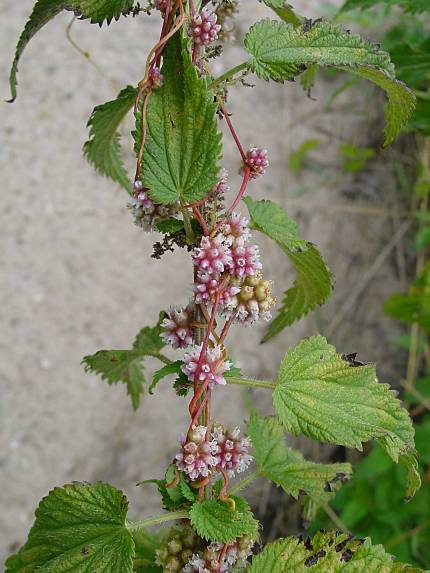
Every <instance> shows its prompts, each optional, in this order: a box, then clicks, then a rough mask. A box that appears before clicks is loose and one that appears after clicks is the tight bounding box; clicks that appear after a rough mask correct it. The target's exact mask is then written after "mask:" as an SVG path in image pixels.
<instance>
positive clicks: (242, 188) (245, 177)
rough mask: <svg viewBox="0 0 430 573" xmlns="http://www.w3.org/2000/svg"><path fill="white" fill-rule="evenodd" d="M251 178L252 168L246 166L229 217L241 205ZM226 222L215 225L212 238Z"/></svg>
mask: <svg viewBox="0 0 430 573" xmlns="http://www.w3.org/2000/svg"><path fill="white" fill-rule="evenodd" d="M250 178H251V168H250V167H249V165H245V168H244V170H243V179H242V184H241V186H240V189H239V193H238V194H237V195H236V198H235V200H234V201H233V203H232V204H231V206H230V207H229V208H228V209H227V215H231V213H233V211H234V210H235V209H236V207H237V206H238V205H239V203H240V201H241V199H242V197H243V196H244V195H245V191H246V188H247V186H248V183H249V180H250ZM223 222H224V221H222V220H221V221H218V223H217V224H216V225H215V227H214V228H213V229H212V231H211V236H214V235H215V233H216V232H217V231H218V229H219V228H220V227H221V225H222V224H223Z"/></svg>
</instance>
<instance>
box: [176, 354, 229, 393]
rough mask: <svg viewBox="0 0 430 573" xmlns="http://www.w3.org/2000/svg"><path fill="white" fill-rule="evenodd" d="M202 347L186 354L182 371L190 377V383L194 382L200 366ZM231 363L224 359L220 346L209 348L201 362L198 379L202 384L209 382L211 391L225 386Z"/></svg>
mask: <svg viewBox="0 0 430 573" xmlns="http://www.w3.org/2000/svg"><path fill="white" fill-rule="evenodd" d="M202 346H203V345H200V346H194V348H192V349H191V350H190V351H189V352H186V353H185V356H184V364H183V365H182V371H183V372H184V373H185V374H186V375H187V376H188V379H189V380H190V381H194V377H195V375H196V371H197V367H198V364H199V358H200V353H201V351H202ZM230 367H231V363H230V362H229V361H228V360H224V358H223V349H222V348H221V346H219V345H215V346H214V347H213V348H208V349H207V350H206V354H205V356H204V357H203V360H202V362H201V365H200V368H199V373H198V379H199V381H200V382H206V381H208V387H209V388H210V389H212V388H214V387H215V386H220V385H225V384H226V380H225V378H224V372H226V371H227V370H230Z"/></svg>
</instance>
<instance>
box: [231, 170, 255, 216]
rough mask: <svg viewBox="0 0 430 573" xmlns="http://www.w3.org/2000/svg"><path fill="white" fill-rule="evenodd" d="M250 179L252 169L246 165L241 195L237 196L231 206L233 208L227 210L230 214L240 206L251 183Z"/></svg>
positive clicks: (240, 190)
mask: <svg viewBox="0 0 430 573" xmlns="http://www.w3.org/2000/svg"><path fill="white" fill-rule="evenodd" d="M250 177H251V168H250V167H249V166H248V165H245V168H244V170H243V179H242V185H241V186H240V189H239V193H238V194H237V197H236V199H235V200H234V201H233V204H232V205H231V207H229V208H228V210H227V213H228V214H231V213H233V211H234V210H235V209H236V207H237V206H238V205H239V203H240V201H241V199H242V197H243V196H244V195H245V191H246V187H247V185H248V183H249V179H250Z"/></svg>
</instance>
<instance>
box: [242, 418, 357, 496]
mask: <svg viewBox="0 0 430 573" xmlns="http://www.w3.org/2000/svg"><path fill="white" fill-rule="evenodd" d="M248 434H249V436H250V438H251V440H252V445H253V450H254V457H255V460H256V462H257V464H258V468H259V470H260V472H261V473H262V474H263V475H264V476H265V477H267V478H268V479H269V480H271V481H273V482H274V483H276V484H277V485H279V486H281V487H282V489H284V490H285V491H286V492H287V493H288V494H290V495H292V496H293V497H295V498H296V499H297V498H298V496H299V494H300V493H301V492H305V493H306V494H308V495H309V496H310V497H311V498H312V499H314V500H315V501H317V502H318V503H320V504H325V503H327V502H328V501H329V500H330V498H331V497H332V492H333V491H335V490H336V489H338V486H340V484H341V482H342V481H344V480H345V479H347V478H348V477H350V475H351V474H352V468H351V465H350V464H347V463H344V464H342V463H339V464H318V463H314V462H308V461H306V460H304V459H303V456H302V454H301V453H300V452H298V451H295V450H292V449H291V448H288V447H287V446H286V444H285V436H284V429H283V428H282V426H281V424H280V423H279V422H278V421H277V420H276V418H263V417H261V416H259V415H258V414H256V413H255V412H254V413H253V414H252V415H251V418H250V421H249V425H248Z"/></svg>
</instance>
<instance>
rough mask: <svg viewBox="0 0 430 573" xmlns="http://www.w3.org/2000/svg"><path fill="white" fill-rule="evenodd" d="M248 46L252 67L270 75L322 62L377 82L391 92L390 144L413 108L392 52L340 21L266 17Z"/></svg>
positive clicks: (279, 77) (282, 76)
mask: <svg viewBox="0 0 430 573" xmlns="http://www.w3.org/2000/svg"><path fill="white" fill-rule="evenodd" d="M245 47H246V49H247V50H248V52H249V53H250V54H251V56H252V57H251V60H250V61H249V66H250V68H251V70H252V71H253V72H255V73H256V74H257V75H258V76H259V77H261V78H262V79H265V80H269V79H272V80H275V81H279V82H282V81H284V80H290V79H293V78H294V77H295V76H296V75H298V74H299V73H300V72H301V71H303V69H304V68H305V67H306V66H309V65H315V64H317V65H319V66H334V67H337V68H340V69H343V70H346V71H349V72H351V73H354V74H357V75H359V76H361V77H363V78H366V79H368V80H370V81H372V82H374V83H375V84H376V85H378V86H379V87H381V88H382V89H384V90H385V91H386V93H387V95H388V104H387V106H386V114H387V117H386V119H387V127H386V137H385V145H388V144H389V143H391V142H392V141H393V140H394V139H395V137H396V136H397V135H398V133H399V131H400V129H401V128H402V127H403V126H404V125H405V124H406V123H407V122H408V120H409V118H410V117H411V115H412V113H413V110H414V106H415V96H414V94H413V93H412V92H411V91H410V90H409V89H408V88H407V87H406V86H405V85H404V84H403V83H402V82H399V81H397V80H396V79H395V70H394V65H393V64H392V62H391V61H390V56H389V54H388V53H387V52H385V51H384V50H382V49H381V48H380V47H379V46H378V45H374V44H371V43H370V42H367V41H365V40H363V39H361V38H360V37H359V36H358V35H356V34H350V33H349V32H346V31H345V30H343V29H342V28H340V27H339V26H335V25H333V24H329V23H327V22H317V23H315V24H314V25H313V26H311V27H309V26H304V27H302V28H300V29H299V28H294V27H293V26H291V25H288V24H286V23H285V22H278V21H274V20H262V21H261V22H257V24H255V25H254V26H253V27H252V28H251V29H250V30H249V32H248V34H247V35H246V37H245Z"/></svg>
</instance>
